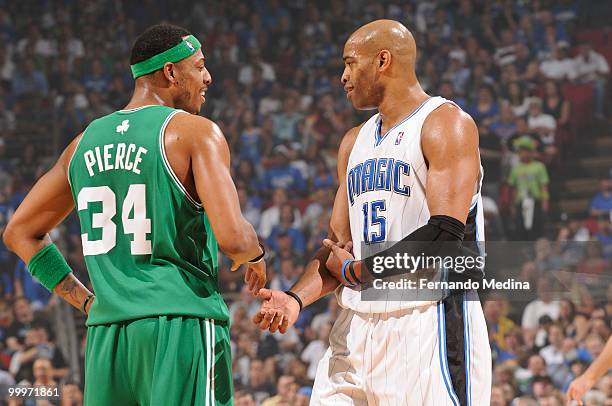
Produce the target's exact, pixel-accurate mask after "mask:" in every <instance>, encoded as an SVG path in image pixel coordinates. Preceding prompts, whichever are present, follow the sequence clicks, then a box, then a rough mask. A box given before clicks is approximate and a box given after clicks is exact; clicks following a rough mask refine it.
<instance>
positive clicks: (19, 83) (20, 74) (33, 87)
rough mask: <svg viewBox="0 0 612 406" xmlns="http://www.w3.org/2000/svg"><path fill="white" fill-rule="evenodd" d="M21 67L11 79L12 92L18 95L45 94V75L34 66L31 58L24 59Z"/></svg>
mask: <svg viewBox="0 0 612 406" xmlns="http://www.w3.org/2000/svg"><path fill="white" fill-rule="evenodd" d="M21 66H22V68H21V69H20V70H19V71H17V74H16V75H15V79H14V81H13V94H14V95H15V96H17V97H19V96H28V95H30V96H32V95H38V96H46V95H47V93H48V91H49V85H48V83H47V77H46V76H45V74H44V73H42V72H41V71H39V70H36V69H35V68H34V62H33V61H32V60H31V59H28V58H26V59H24V60H23V63H22V65H21Z"/></svg>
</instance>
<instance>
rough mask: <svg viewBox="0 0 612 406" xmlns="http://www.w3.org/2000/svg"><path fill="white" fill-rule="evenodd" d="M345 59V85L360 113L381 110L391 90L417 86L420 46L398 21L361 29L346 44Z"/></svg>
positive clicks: (372, 23) (380, 22)
mask: <svg viewBox="0 0 612 406" xmlns="http://www.w3.org/2000/svg"><path fill="white" fill-rule="evenodd" d="M342 59H343V60H344V63H345V66H346V68H345V70H344V73H343V75H342V83H343V84H344V85H345V90H347V92H348V93H349V96H348V97H349V98H350V99H351V102H352V103H353V106H355V108H358V109H371V108H375V107H376V106H378V105H379V104H380V102H381V101H382V99H383V98H384V95H385V92H386V90H387V88H389V87H392V86H394V85H397V84H400V85H402V86H404V87H405V86H406V85H412V84H414V83H416V74H415V62H416V43H415V41H414V37H413V36H412V33H411V32H410V31H409V30H408V29H407V28H406V27H405V26H404V25H403V24H401V23H400V22H398V21H394V20H376V21H372V22H371V23H368V24H366V25H364V26H361V27H360V28H358V29H357V30H356V31H355V32H354V33H353V34H351V36H350V37H349V39H348V40H347V41H346V44H345V45H344V53H343V55H342ZM353 90H356V91H353Z"/></svg>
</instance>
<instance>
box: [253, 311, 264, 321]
mask: <svg viewBox="0 0 612 406" xmlns="http://www.w3.org/2000/svg"><path fill="white" fill-rule="evenodd" d="M263 316H264V313H262V312H261V311H259V312H257V314H256V315H255V316H253V323H255V324H259V323H261V321H262V320H263Z"/></svg>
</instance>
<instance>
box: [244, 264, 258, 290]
mask: <svg viewBox="0 0 612 406" xmlns="http://www.w3.org/2000/svg"><path fill="white" fill-rule="evenodd" d="M244 282H245V283H246V284H247V285H248V287H249V291H250V292H251V293H252V294H253V295H255V294H256V293H257V289H255V286H256V284H257V274H256V273H255V272H253V271H252V270H251V268H249V269H247V271H246V273H245V274H244Z"/></svg>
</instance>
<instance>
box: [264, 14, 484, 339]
mask: <svg viewBox="0 0 612 406" xmlns="http://www.w3.org/2000/svg"><path fill="white" fill-rule="evenodd" d="M342 58H343V61H344V64H345V68H344V72H343V73H342V78H341V82H342V84H343V85H344V89H345V91H346V92H347V98H348V99H349V100H350V101H351V103H352V104H353V107H355V108H356V109H358V110H370V109H378V112H379V113H380V116H381V119H382V128H381V132H382V133H385V132H386V131H387V130H388V129H390V128H392V127H393V126H395V125H396V124H398V123H399V122H400V121H401V120H402V119H403V118H404V117H406V116H408V115H409V114H410V113H412V112H413V111H414V110H416V109H417V108H418V106H420V105H421V104H422V103H423V102H424V101H426V100H427V99H429V98H430V96H429V95H428V94H427V93H425V92H424V91H423V89H422V88H421V86H420V84H419V82H418V80H417V78H416V73H415V61H416V44H415V41H414V38H413V36H412V34H411V33H410V31H408V29H407V28H406V27H404V26H403V25H402V24H400V23H399V22H397V21H392V20H377V21H373V22H371V23H369V24H366V25H364V26H362V27H360V28H359V29H358V30H357V31H355V32H354V33H353V34H352V35H351V36H350V37H349V39H348V40H347V41H346V44H345V46H344V52H343V57H342ZM359 128H360V127H356V128H353V129H352V130H350V131H348V132H347V133H346V135H345V136H344V138H343V140H342V144H341V146H340V151H339V156H338V178H339V180H340V187H339V188H338V192H337V194H336V200H335V203H334V208H333V211H332V219H331V222H330V234H329V237H328V240H326V241H325V245H324V247H323V248H322V249H321V250H319V252H318V253H317V255H316V256H315V258H314V259H313V260H312V261H311V262H310V263H309V264H308V265H307V266H306V271H305V272H304V274H302V276H301V277H300V279H299V280H298V281H297V283H296V284H295V285H294V286H293V287H292V288H291V290H292V291H293V292H294V293H296V294H297V295H298V296H299V297H300V298H301V300H302V302H303V304H304V306H307V305H308V304H310V303H313V302H315V301H316V300H318V299H319V298H321V297H323V296H325V295H327V294H328V293H330V292H332V291H333V290H334V289H335V288H336V287H337V286H338V285H339V284H340V282H338V281H341V280H343V278H342V276H341V272H340V271H341V265H342V263H343V262H344V260H345V259H353V256H352V255H351V254H350V252H348V251H347V250H345V249H343V247H344V245H345V244H347V243H348V242H349V241H350V239H351V234H350V226H349V211H348V202H347V196H346V170H347V163H348V157H349V155H350V152H351V150H352V148H353V145H354V143H355V138H356V137H357V134H358V133H359ZM421 148H422V150H423V155H424V156H425V159H426V162H427V164H428V174H427V190H426V195H427V196H426V197H427V205H428V207H429V211H430V213H431V215H432V216H434V215H446V216H451V217H454V218H456V219H458V220H460V221H462V222H463V223H465V222H466V220H467V216H468V212H469V207H470V202H471V198H472V195H473V194H474V192H475V190H476V187H477V181H478V176H479V171H480V156H479V151H478V130H477V127H476V124H475V123H474V121H473V120H472V118H471V117H470V116H469V115H468V114H466V113H464V112H463V111H462V110H461V109H459V108H457V107H456V106H454V105H451V104H448V103H447V104H444V105H442V106H440V107H439V108H437V109H436V110H434V111H433V112H432V113H430V114H429V116H428V117H427V119H426V120H425V122H424V124H423V127H422V135H421ZM330 250H333V255H328V256H327V257H326V256H325V254H326V253H329V252H330ZM354 268H355V273H356V275H357V276H358V277H360V276H361V262H360V261H357V262H356V263H355V266H354ZM260 296H261V297H262V298H263V299H264V302H263V304H262V307H261V309H260V311H259V313H258V314H256V315H255V317H254V318H253V321H254V322H255V323H256V324H258V325H259V327H260V328H261V329H264V330H265V329H270V331H275V330H276V328H279V326H280V331H281V332H284V331H286V330H287V328H288V327H289V326H291V325H292V324H293V323H294V322H295V321H296V320H297V317H298V313H299V306H298V304H297V301H296V300H295V299H293V298H291V297H290V296H288V295H286V294H284V293H283V292H278V291H272V290H267V289H264V290H262V291H261V292H260Z"/></svg>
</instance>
